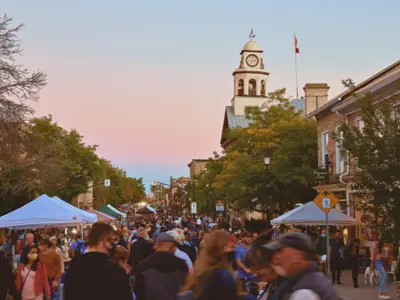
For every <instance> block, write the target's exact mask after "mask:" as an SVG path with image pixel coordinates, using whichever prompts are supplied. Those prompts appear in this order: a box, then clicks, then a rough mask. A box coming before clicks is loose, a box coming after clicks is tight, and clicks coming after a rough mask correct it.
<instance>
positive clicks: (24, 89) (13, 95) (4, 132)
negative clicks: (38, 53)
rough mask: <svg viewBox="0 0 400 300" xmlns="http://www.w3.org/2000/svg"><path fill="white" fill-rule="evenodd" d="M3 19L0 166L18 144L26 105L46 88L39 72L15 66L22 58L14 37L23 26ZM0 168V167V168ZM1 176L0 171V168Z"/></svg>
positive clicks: (0, 23)
mask: <svg viewBox="0 0 400 300" xmlns="http://www.w3.org/2000/svg"><path fill="white" fill-rule="evenodd" d="M11 23H12V19H11V18H10V17H8V16H7V15H4V16H3V17H2V18H0V138H1V143H0V163H2V164H4V162H3V160H5V159H7V158H9V156H10V155H13V154H15V152H14V151H15V150H16V145H17V146H18V144H19V143H20V139H19V138H20V136H19V135H20V130H21V129H22V128H21V127H22V124H23V122H24V121H25V120H26V116H27V115H28V114H31V113H33V109H32V107H31V106H30V105H29V104H30V102H34V101H37V100H38V98H39V92H40V90H41V89H42V88H43V87H44V86H45V85H46V75H45V74H44V73H43V72H40V71H38V72H29V71H28V70H27V69H25V68H24V67H23V66H21V65H19V64H18V63H17V59H18V57H19V56H21V55H22V49H21V44H20V40H19V38H18V34H19V32H20V31H21V29H22V28H23V25H18V26H16V27H12V26H11ZM2 164H1V165H2ZM1 165H0V166H1ZM0 172H1V168H0Z"/></svg>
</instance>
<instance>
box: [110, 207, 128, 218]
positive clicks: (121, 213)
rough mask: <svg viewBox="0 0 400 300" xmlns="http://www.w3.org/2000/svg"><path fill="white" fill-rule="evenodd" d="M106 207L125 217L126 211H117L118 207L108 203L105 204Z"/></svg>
mask: <svg viewBox="0 0 400 300" xmlns="http://www.w3.org/2000/svg"><path fill="white" fill-rule="evenodd" d="M107 206H108V208H109V209H111V210H112V211H114V212H115V213H117V214H119V215H121V217H123V218H126V213H123V212H121V211H119V210H118V209H116V208H114V207H113V206H111V205H110V204H107Z"/></svg>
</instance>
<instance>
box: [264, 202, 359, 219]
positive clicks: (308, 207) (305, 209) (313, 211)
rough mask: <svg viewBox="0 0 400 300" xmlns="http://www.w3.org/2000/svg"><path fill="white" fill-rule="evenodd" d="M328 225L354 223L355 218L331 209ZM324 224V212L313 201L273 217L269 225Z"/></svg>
mask: <svg viewBox="0 0 400 300" xmlns="http://www.w3.org/2000/svg"><path fill="white" fill-rule="evenodd" d="M328 222H329V225H356V224H357V221H356V219H354V218H352V217H349V216H348V215H345V214H343V213H341V212H340V211H338V210H336V209H332V210H331V211H330V212H329V214H328ZM283 224H294V225H325V224H326V214H325V213H324V212H323V211H322V210H321V209H320V208H319V207H318V205H317V204H315V203H314V202H313V201H311V202H308V203H306V204H303V205H301V206H299V207H296V208H295V209H293V210H291V211H289V212H287V213H285V214H283V215H281V216H279V217H277V218H275V219H273V220H272V221H271V225H283Z"/></svg>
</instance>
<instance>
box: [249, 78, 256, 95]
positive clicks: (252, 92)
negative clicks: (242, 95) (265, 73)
mask: <svg viewBox="0 0 400 300" xmlns="http://www.w3.org/2000/svg"><path fill="white" fill-rule="evenodd" d="M256 93H257V82H256V80H255V79H250V80H249V95H250V96H255V95H256Z"/></svg>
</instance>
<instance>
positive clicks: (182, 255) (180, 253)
mask: <svg viewBox="0 0 400 300" xmlns="http://www.w3.org/2000/svg"><path fill="white" fill-rule="evenodd" d="M174 255H175V257H178V258H180V259H183V260H184V261H185V263H186V266H187V267H188V269H189V272H191V271H192V270H193V263H192V261H191V260H190V257H189V255H187V254H186V253H185V252H183V251H181V250H179V249H178V248H176V250H175V254H174ZM312 300H313V299H312Z"/></svg>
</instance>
